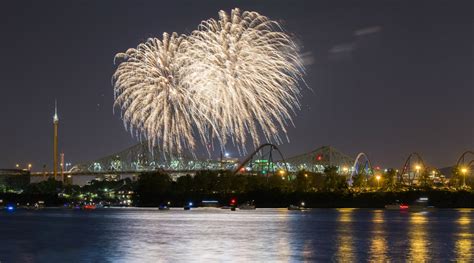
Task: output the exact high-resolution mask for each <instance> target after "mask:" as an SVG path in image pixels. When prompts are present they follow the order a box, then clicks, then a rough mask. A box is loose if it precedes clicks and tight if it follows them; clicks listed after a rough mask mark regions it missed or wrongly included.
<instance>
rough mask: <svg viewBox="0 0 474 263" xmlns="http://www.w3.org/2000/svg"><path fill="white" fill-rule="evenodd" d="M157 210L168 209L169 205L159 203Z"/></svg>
mask: <svg viewBox="0 0 474 263" xmlns="http://www.w3.org/2000/svg"><path fill="white" fill-rule="evenodd" d="M158 210H170V207H169V206H167V205H160V206H159V207H158Z"/></svg>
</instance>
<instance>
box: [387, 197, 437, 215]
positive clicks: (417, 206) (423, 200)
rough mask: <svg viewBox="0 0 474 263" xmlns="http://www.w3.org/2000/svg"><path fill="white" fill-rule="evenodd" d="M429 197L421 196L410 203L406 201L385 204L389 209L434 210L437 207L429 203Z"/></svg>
mask: <svg viewBox="0 0 474 263" xmlns="http://www.w3.org/2000/svg"><path fill="white" fill-rule="evenodd" d="M428 201H429V199H428V197H420V198H418V199H417V200H416V201H415V202H414V203H413V204H411V205H408V204H405V203H400V202H398V200H397V202H395V203H393V204H388V205H385V209H387V210H399V211H410V212H421V211H432V210H434V209H436V208H435V207H434V206H429V205H428Z"/></svg>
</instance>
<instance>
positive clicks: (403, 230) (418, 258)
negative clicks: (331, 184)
mask: <svg viewBox="0 0 474 263" xmlns="http://www.w3.org/2000/svg"><path fill="white" fill-rule="evenodd" d="M0 219H1V221H2V230H1V231H0V233H1V235H0V244H2V246H0V261H1V262H42V261H46V260H48V262H55V261H72V262H74V261H77V259H78V258H80V259H81V261H85V262H115V261H121V262H129V261H130V262H156V261H162V262H188V261H193V262H195V261H198V262H229V261H237V262H300V261H307V262H331V261H335V262H366V261H369V262H404V261H408V262H430V261H438V262H451V261H459V262H474V256H473V246H474V227H473V222H474V210H448V209H447V210H442V209H440V210H438V211H436V212H429V213H414V212H408V213H400V212H398V211H385V210H371V209H337V210H336V209H313V210H311V211H288V210H286V209H279V210H278V209H257V210H254V211H235V212H232V211H230V210H223V209H195V210H191V211H184V210H182V209H179V210H178V209H172V210H170V211H165V212H162V211H158V210H157V209H107V210H97V211H94V212H87V213H86V212H84V213H83V212H81V211H74V212H73V211H62V210H61V211H60V210H43V211H37V212H31V211H18V212H16V213H14V214H8V215H7V214H2V213H1V212H0ZM19 229H20V230H21V231H19ZM51 240H60V242H61V249H57V248H56V247H51Z"/></svg>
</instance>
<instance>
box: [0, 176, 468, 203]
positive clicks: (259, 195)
mask: <svg viewBox="0 0 474 263" xmlns="http://www.w3.org/2000/svg"><path fill="white" fill-rule="evenodd" d="M461 179H462V178H461V177H459V176H456V175H455V177H453V178H451V180H449V183H440V182H437V183H435V182H433V181H431V179H430V177H429V176H424V175H421V176H420V178H419V180H418V182H417V184H416V185H411V186H406V185H402V184H400V183H399V181H398V180H397V178H396V173H395V171H393V170H388V171H386V172H384V173H381V174H380V177H379V179H378V180H377V179H376V177H375V176H369V177H368V176H365V175H358V176H355V177H354V178H353V185H352V186H351V187H349V185H348V184H347V178H346V177H345V176H341V175H340V174H338V173H337V168H335V167H328V168H326V170H325V172H324V173H311V172H305V171H300V172H298V173H296V174H294V175H291V176H290V177H289V176H288V175H287V174H285V173H283V174H279V173H277V174H274V175H268V176H257V175H242V174H236V175H234V174H233V173H231V172H227V171H220V172H219V171H200V172H198V173H196V175H194V176H191V175H185V176H180V177H177V178H175V180H173V177H171V176H170V175H169V174H167V173H164V172H159V171H156V172H147V173H142V174H140V176H139V177H138V180H136V181H132V180H131V179H123V180H118V181H106V180H102V181H99V180H93V181H92V182H91V183H90V184H88V185H85V186H82V187H80V186H77V185H68V184H63V183H62V182H59V181H55V180H54V179H52V178H50V179H49V180H46V181H43V182H39V183H32V184H29V185H28V186H27V187H26V188H24V189H23V190H22V192H21V193H18V192H16V193H12V192H4V193H3V194H2V193H0V199H2V200H3V201H4V202H16V203H21V204H27V203H33V202H37V201H38V200H42V201H45V203H46V204H47V205H51V206H53V205H54V206H57V205H63V204H64V203H67V202H82V201H87V202H108V203H110V204H114V205H135V206H153V207H156V206H158V205H160V204H166V203H168V202H170V203H171V206H183V205H185V204H187V203H188V202H193V203H194V204H196V205H199V203H200V202H201V201H202V200H217V201H219V203H220V204H221V205H227V204H229V201H230V200H231V199H234V198H235V199H237V200H238V203H244V202H247V201H253V200H254V201H255V203H256V205H257V207H286V206H288V205H290V204H299V203H300V202H305V204H306V206H308V207H383V206H384V205H386V204H389V203H393V202H396V201H397V200H398V201H400V202H407V203H411V202H413V201H414V200H415V199H417V198H419V197H421V196H426V197H429V199H430V204H431V205H434V206H437V207H474V193H473V192H472V191H471V190H468V189H472V188H471V187H472V184H473V182H472V180H470V179H468V180H467V181H466V183H467V184H468V187H461V185H462V182H463V180H461Z"/></svg>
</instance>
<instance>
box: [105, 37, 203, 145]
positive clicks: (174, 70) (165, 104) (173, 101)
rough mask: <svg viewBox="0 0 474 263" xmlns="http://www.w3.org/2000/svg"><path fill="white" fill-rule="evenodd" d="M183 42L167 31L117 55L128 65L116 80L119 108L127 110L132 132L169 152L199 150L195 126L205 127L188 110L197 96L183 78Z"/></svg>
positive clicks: (120, 69)
mask: <svg viewBox="0 0 474 263" xmlns="http://www.w3.org/2000/svg"><path fill="white" fill-rule="evenodd" d="M183 40H184V36H178V34H176V33H173V34H171V35H169V34H167V33H164V34H163V39H162V40H160V39H157V38H150V39H148V40H147V41H146V42H145V43H141V44H140V45H138V47H137V48H131V49H129V50H127V51H126V52H125V53H119V54H117V55H116V59H122V60H123V62H122V63H120V65H119V66H118V68H117V70H116V72H115V74H114V76H113V81H114V94H115V104H114V107H119V108H120V109H121V111H122V118H123V121H124V125H125V127H126V129H129V130H130V132H131V133H132V134H134V135H137V136H140V137H141V136H144V137H145V139H146V140H147V141H148V142H149V144H150V147H154V146H158V147H159V148H160V149H161V150H162V151H163V152H164V153H166V154H176V153H181V152H182V151H183V149H186V148H188V149H191V150H193V149H194V148H195V145H196V140H195V137H194V136H193V126H194V127H200V124H199V118H194V115H193V113H192V112H191V109H190V108H189V107H188V105H189V104H190V100H191V98H192V96H190V94H189V92H188V90H187V89H186V88H185V87H184V85H183V84H182V82H181V78H180V77H179V75H178V68H179V64H177V63H176V59H175V57H176V56H177V55H178V54H179V52H180V45H181V43H182V42H183ZM193 124H194V125H193Z"/></svg>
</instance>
